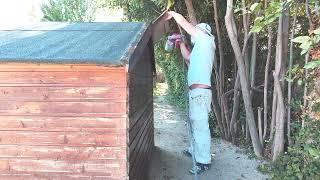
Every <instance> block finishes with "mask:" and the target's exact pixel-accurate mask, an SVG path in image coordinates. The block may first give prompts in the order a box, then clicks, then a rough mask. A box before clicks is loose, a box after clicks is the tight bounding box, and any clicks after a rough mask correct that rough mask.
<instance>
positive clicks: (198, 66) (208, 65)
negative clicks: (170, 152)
mask: <svg viewBox="0 0 320 180" xmlns="http://www.w3.org/2000/svg"><path fill="white" fill-rule="evenodd" d="M166 16H167V18H166V19H167V20H170V19H172V18H173V19H174V20H175V21H176V22H177V24H178V25H179V26H181V27H182V28H183V29H184V30H185V31H186V32H187V33H188V34H189V35H190V36H191V44H192V45H193V49H192V51H191V52H190V50H189V49H188V48H187V46H186V44H185V43H184V42H183V41H177V42H178V43H179V45H180V49H181V54H182V56H183V58H184V59H185V61H186V63H187V65H188V66H189V68H188V79H187V80H188V86H189V117H190V120H191V125H192V132H193V134H192V136H193V138H194V146H193V147H194V153H195V154H194V155H195V160H196V167H194V168H192V169H191V170H190V173H192V174H195V173H197V174H200V173H202V172H204V171H206V170H208V169H209V168H210V164H211V153H210V149H211V136H210V130H209V122H208V119H209V117H208V114H209V112H210V110H211V97H212V94H211V93H212V92H211V80H210V78H211V72H212V65H213V61H214V51H215V44H214V37H213V35H212V34H211V28H210V26H209V25H208V24H205V23H200V24H198V25H196V26H193V25H192V24H191V23H189V22H188V21H187V20H186V19H185V18H184V17H183V16H182V15H181V14H179V13H176V12H174V11H169V12H167V14H166ZM183 153H184V154H185V155H187V156H191V155H192V154H191V153H192V152H191V148H189V149H187V150H185V151H184V152H183Z"/></svg>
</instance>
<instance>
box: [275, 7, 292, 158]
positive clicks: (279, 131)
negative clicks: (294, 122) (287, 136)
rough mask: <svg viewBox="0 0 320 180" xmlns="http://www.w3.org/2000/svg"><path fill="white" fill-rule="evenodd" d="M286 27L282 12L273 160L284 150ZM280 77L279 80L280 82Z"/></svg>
mask: <svg viewBox="0 0 320 180" xmlns="http://www.w3.org/2000/svg"><path fill="white" fill-rule="evenodd" d="M288 28H289V17H288V16H287V15H286V13H285V12H282V14H281V16H280V18H279V27H278V36H277V50H276V64H275V71H274V74H273V76H274V92H276V94H277V108H276V115H275V117H276V118H275V120H276V121H275V122H276V129H275V136H274V146H273V156H272V159H273V160H275V159H276V158H277V157H278V156H279V155H280V154H281V153H282V152H283V150H284V131H285V130H284V125H285V116H284V114H285V106H284V99H283V86H284V81H283V79H284V75H285V71H286V70H285V61H286V57H287V52H288ZM280 78H281V82H280Z"/></svg>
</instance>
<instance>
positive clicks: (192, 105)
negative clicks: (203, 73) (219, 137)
mask: <svg viewBox="0 0 320 180" xmlns="http://www.w3.org/2000/svg"><path fill="white" fill-rule="evenodd" d="M211 99H212V92H211V90H210V89H200V88H197V89H193V90H190V91H189V118H190V120H191V127H192V132H193V134H192V137H193V138H194V153H195V159H196V161H197V162H198V163H202V164H210V163H211V135H210V129H209V112H210V111H211ZM191 150H192V149H191V147H190V148H189V152H192V151H191Z"/></svg>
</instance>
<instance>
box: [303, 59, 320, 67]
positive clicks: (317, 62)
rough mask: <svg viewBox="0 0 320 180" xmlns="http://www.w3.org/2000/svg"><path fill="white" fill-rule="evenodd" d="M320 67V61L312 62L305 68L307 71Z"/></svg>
mask: <svg viewBox="0 0 320 180" xmlns="http://www.w3.org/2000/svg"><path fill="white" fill-rule="evenodd" d="M319 67H320V60H319V61H311V62H309V63H307V64H306V65H305V66H304V68H305V69H315V68H319Z"/></svg>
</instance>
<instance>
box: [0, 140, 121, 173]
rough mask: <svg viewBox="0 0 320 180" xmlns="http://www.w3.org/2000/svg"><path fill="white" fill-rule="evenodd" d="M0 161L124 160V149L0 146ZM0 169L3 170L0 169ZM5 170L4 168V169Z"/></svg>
mask: <svg viewBox="0 0 320 180" xmlns="http://www.w3.org/2000/svg"><path fill="white" fill-rule="evenodd" d="M0 159H6V160H9V161H10V160H11V159H30V160H38V159H41V160H64V161H86V160H106V159H123V160H125V159H126V147H72V146H33V145H30V146H25V145H0ZM0 169H3V168H1V167H0ZM4 169H5V168H4Z"/></svg>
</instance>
